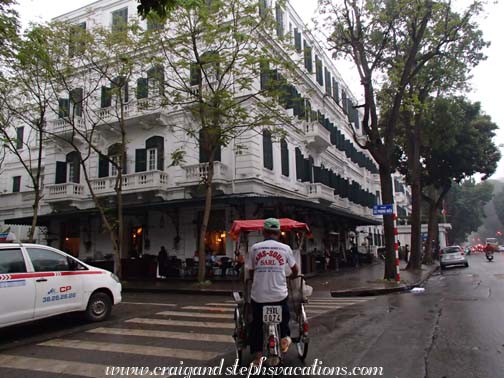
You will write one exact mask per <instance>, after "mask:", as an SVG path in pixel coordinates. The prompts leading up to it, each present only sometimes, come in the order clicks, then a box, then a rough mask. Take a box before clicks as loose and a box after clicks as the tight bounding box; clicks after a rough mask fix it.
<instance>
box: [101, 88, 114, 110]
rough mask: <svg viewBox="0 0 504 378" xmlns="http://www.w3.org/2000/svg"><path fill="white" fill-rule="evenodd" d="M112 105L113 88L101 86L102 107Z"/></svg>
mask: <svg viewBox="0 0 504 378" xmlns="http://www.w3.org/2000/svg"><path fill="white" fill-rule="evenodd" d="M111 105H112V89H111V88H108V87H105V86H103V87H102V88H101V107H102V108H108V107H109V106H111Z"/></svg>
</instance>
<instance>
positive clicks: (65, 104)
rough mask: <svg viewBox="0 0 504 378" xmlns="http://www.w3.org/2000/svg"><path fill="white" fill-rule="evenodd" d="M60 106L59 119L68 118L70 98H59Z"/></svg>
mask: <svg viewBox="0 0 504 378" xmlns="http://www.w3.org/2000/svg"><path fill="white" fill-rule="evenodd" d="M58 104H59V106H58V118H67V117H68V115H69V114H70V100H68V98H59V99H58Z"/></svg>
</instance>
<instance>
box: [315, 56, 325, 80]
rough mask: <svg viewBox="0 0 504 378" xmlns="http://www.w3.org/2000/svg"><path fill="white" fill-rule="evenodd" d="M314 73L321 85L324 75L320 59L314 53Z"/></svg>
mask: <svg viewBox="0 0 504 378" xmlns="http://www.w3.org/2000/svg"><path fill="white" fill-rule="evenodd" d="M315 75H316V79H317V83H319V84H320V85H321V86H323V85H324V77H323V75H324V74H323V71H322V61H321V60H320V58H319V57H318V56H317V55H315Z"/></svg>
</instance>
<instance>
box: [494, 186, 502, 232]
mask: <svg viewBox="0 0 504 378" xmlns="http://www.w3.org/2000/svg"><path fill="white" fill-rule="evenodd" d="M493 203H494V207H495V212H496V213H497V217H498V218H499V220H500V222H501V223H502V224H504V189H502V190H501V191H500V192H499V193H498V194H497V195H496V196H495V197H494V199H493Z"/></svg>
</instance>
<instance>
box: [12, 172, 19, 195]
mask: <svg viewBox="0 0 504 378" xmlns="http://www.w3.org/2000/svg"><path fill="white" fill-rule="evenodd" d="M20 192H21V176H13V177H12V193H20Z"/></svg>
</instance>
